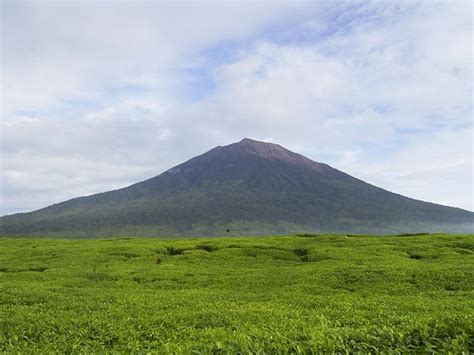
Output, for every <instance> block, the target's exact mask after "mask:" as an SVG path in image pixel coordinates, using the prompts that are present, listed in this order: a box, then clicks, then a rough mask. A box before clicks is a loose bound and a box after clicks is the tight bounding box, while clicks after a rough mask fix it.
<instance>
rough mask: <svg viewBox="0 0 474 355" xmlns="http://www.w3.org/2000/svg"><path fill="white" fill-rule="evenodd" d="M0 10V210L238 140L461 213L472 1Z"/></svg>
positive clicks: (113, 183)
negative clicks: (272, 145)
mask: <svg viewBox="0 0 474 355" xmlns="http://www.w3.org/2000/svg"><path fill="white" fill-rule="evenodd" d="M1 7H2V12H1V17H2V18H1V20H2V21H1V22H2V27H1V45H2V46H1V49H2V52H1V75H2V76H1V105H2V110H1V132H0V138H1V142H0V148H1V153H2V154H1V157H2V159H1V175H0V178H1V181H0V182H1V194H0V197H1V201H0V205H1V208H0V215H3V214H10V213H15V212H24V211H30V210H34V209H37V208H41V207H44V206H47V205H50V204H52V203H56V202H60V201H63V200H65V199H69V198H73V197H76V196H81V195H87V194H92V193H96V192H102V191H106V190H110V189H115V188H119V187H123V186H127V185H129V184H131V183H134V182H137V181H141V180H144V179H146V178H149V177H152V176H155V175H157V174H159V173H161V172H163V171H165V170H167V169H168V168H170V167H172V166H174V165H176V164H178V163H180V162H182V161H184V160H186V159H189V158H191V157H193V156H195V155H197V154H200V153H202V152H204V151H206V150H208V149H211V148H212V147H214V146H216V145H225V144H229V143H232V142H234V141H238V140H240V139H242V138H243V137H252V138H256V139H261V140H268V141H273V142H276V143H279V144H281V145H283V146H285V147H287V148H289V149H292V150H294V151H297V152H299V153H301V154H304V155H306V156H308V157H310V158H312V159H313V160H316V161H320V162H326V163H328V164H330V165H332V166H334V167H336V168H338V169H340V170H343V171H346V172H348V173H350V174H352V175H354V176H356V177H358V178H361V179H363V180H365V181H367V182H370V183H372V184H375V185H377V186H380V187H383V188H386V189H388V190H391V191H394V192H397V193H400V194H403V195H407V196H410V197H413V198H417V199H422V200H426V201H431V202H436V203H441V204H446V205H450V206H457V207H461V208H465V209H469V210H473V209H474V203H473V191H472V185H473V163H472V161H473V159H472V158H473V157H472V154H473V127H472V82H473V72H472V4H471V2H470V1H449V2H448V1H446V2H438V1H431V0H430V1H409V0H406V1H400V2H397V1H390V2H389V1H338V2H334V1H311V2H305V1H297V2H294V1H291V2H290V1H288V2H285V1H280V2H273V1H258V2H255V1H232V2H227V1H222V2H217V1H207V2H199V1H188V2H185V1H175V2H164V1H157V2H149V1H146V2H145V1H120V2H118V1H110V0H107V1H105V0H104V1H87V0H83V1H73V0H67V1H66V0H64V1H51V0H48V1H40V0H36V1H13V0H4V1H2V2H1Z"/></svg>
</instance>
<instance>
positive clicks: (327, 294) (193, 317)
mask: <svg viewBox="0 0 474 355" xmlns="http://www.w3.org/2000/svg"><path fill="white" fill-rule="evenodd" d="M473 253H474V236H473V235H419V236H349V237H345V236H337V235H319V236H318V235H314V236H310V235H306V236H285V237H265V238H240V237H239V238H207V239H174V240H164V239H152V238H147V239H145V238H140V239H131V238H129V239H127V238H122V239H101V240H62V239H39V238H28V239H0V352H2V351H6V352H40V351H41V352H51V351H54V350H59V351H61V352H70V351H74V352H77V351H81V352H89V351H102V350H119V351H146V352H149V351H158V352H178V353H191V352H197V353H199V352H202V353H209V352H217V353H219V352H245V353H247V352H251V353H262V352H267V353H274V352H278V353H282V352H285V353H286V352H295V353H314V352H355V351H362V352H378V351H384V352H387V351H390V350H395V351H402V352H404V351H422V352H431V351H443V352H453V353H461V352H473V351H474V316H473V313H472V310H473V309H474V292H473V286H474V282H473V281H474V254H473Z"/></svg>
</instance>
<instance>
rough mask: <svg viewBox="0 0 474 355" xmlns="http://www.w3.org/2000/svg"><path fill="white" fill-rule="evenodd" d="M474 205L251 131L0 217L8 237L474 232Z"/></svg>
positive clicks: (0, 229) (0, 227)
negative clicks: (437, 199)
mask: <svg viewBox="0 0 474 355" xmlns="http://www.w3.org/2000/svg"><path fill="white" fill-rule="evenodd" d="M473 222H474V213H472V212H469V211H465V210H462V209H459V208H452V207H446V206H441V205H436V204H433V203H428V202H422V201H417V200H414V199H410V198H408V197H404V196H401V195H398V194H394V193H391V192H389V191H386V190H383V189H381V188H378V187H375V186H373V185H370V184H367V183H365V182H363V181H361V180H359V179H356V178H354V177H352V176H350V175H348V174H345V173H343V172H341V171H339V170H337V169H334V168H332V167H330V166H329V165H327V164H323V163H318V162H315V161H313V160H311V159H308V158H306V157H304V156H302V155H300V154H297V153H294V152H291V151H289V150H288V149H286V148H283V147H282V146H280V145H278V144H273V143H266V142H260V141H256V140H253V139H249V138H245V139H243V140H242V141H240V142H237V143H233V144H230V145H227V146H223V147H221V146H219V147H216V148H214V149H211V150H210V151H208V152H207V153H204V154H202V155H199V156H197V157H195V158H192V159H190V160H188V161H187V162H185V163H183V164H180V165H178V166H175V167H173V168H171V169H169V170H167V171H166V172H164V173H162V174H160V175H158V176H156V177H154V178H151V179H149V180H146V181H143V182H140V183H137V184H134V185H131V186H129V187H126V188H123V189H119V190H115V191H110V192H105V193H100V194H95V195H92V196H87V197H80V198H75V199H72V200H69V201H65V202H62V203H59V204H56V205H52V206H49V207H46V208H43V209H41V210H38V211H34V212H31V213H23V214H16V215H12V216H5V217H1V218H0V235H19V234H45V235H50V234H58V235H65V236H67V235H72V236H80V235H84V236H93V235H127V234H134V235H169V236H173V235H222V234H227V233H230V234H271V233H291V232H317V231H319V232H353V233H391V232H420V231H423V232H432V231H443V232H469V231H472V229H473Z"/></svg>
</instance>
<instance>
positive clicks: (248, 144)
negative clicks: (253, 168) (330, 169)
mask: <svg viewBox="0 0 474 355" xmlns="http://www.w3.org/2000/svg"><path fill="white" fill-rule="evenodd" d="M220 149H222V150H223V151H229V152H234V153H250V154H254V155H257V156H260V157H262V158H266V159H270V160H275V161H281V162H285V163H290V164H296V165H304V166H307V167H311V168H313V169H316V170H322V167H323V165H324V164H320V163H317V162H315V161H313V160H311V159H308V158H306V157H304V156H302V155H300V154H297V153H294V152H292V151H290V150H288V149H286V148H284V147H282V146H281V145H279V144H275V143H270V142H262V141H258V140H255V139H251V138H244V139H242V140H241V141H239V142H237V143H233V144H229V145H227V146H224V147H220Z"/></svg>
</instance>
